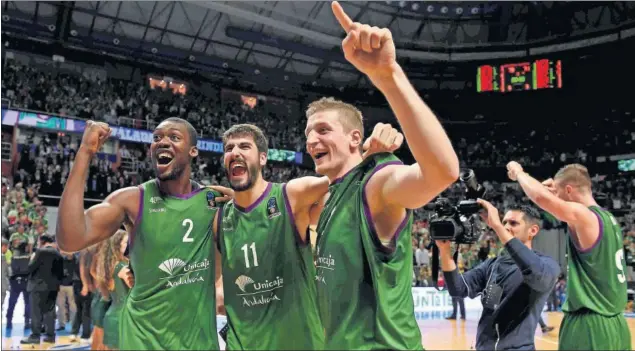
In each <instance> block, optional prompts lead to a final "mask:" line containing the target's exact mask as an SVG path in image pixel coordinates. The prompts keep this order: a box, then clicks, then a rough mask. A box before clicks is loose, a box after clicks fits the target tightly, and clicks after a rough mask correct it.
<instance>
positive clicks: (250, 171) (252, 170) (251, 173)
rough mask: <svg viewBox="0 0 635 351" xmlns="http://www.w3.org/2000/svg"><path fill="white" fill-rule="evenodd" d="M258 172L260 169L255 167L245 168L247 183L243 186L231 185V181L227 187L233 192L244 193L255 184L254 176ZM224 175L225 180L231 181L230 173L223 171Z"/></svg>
mask: <svg viewBox="0 0 635 351" xmlns="http://www.w3.org/2000/svg"><path fill="white" fill-rule="evenodd" d="M258 172H260V169H259V168H258V167H257V166H247V182H245V184H233V183H232V181H231V180H230V181H229V187H230V188H231V189H232V190H234V191H245V190H249V189H251V187H252V186H254V183H255V182H256V175H257V174H258ZM225 175H226V176H227V179H231V171H229V170H225Z"/></svg>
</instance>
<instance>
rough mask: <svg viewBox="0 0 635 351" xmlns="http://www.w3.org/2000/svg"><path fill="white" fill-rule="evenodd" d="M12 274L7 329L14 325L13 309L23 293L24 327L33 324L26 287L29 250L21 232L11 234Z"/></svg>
mask: <svg viewBox="0 0 635 351" xmlns="http://www.w3.org/2000/svg"><path fill="white" fill-rule="evenodd" d="M9 241H10V242H11V251H12V253H13V256H12V257H11V275H10V277H9V287H10V291H9V306H8V307H7V324H6V327H7V329H11V328H12V327H13V311H14V310H15V306H16V304H17V302H18V297H20V294H22V298H23V299H24V328H25V329H26V328H28V327H29V326H30V325H31V322H30V321H31V299H30V298H29V293H28V291H27V289H26V282H27V278H28V276H29V252H28V251H27V241H26V238H25V237H24V236H22V235H19V234H13V235H11V239H10V240H9Z"/></svg>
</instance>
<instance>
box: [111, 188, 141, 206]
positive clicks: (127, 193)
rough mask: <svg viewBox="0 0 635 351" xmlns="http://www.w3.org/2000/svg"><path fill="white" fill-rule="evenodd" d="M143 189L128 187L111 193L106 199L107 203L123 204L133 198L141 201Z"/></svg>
mask: <svg viewBox="0 0 635 351" xmlns="http://www.w3.org/2000/svg"><path fill="white" fill-rule="evenodd" d="M141 191H142V188H141V187H140V186H128V187H125V188H121V189H117V190H115V191H113V192H112V193H110V195H108V197H106V201H108V202H111V203H112V202H116V203H119V202H121V203H123V204H125V203H126V202H128V201H130V200H131V199H132V198H137V199H139V197H140V195H141Z"/></svg>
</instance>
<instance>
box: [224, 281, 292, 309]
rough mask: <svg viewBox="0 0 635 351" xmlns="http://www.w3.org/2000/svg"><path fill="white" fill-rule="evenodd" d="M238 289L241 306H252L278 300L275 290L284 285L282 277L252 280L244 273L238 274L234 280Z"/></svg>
mask: <svg viewBox="0 0 635 351" xmlns="http://www.w3.org/2000/svg"><path fill="white" fill-rule="evenodd" d="M235 283H236V285H237V286H238V289H240V291H242V293H241V294H236V295H237V296H241V297H242V299H243V306H247V307H252V306H257V305H267V304H269V303H270V302H272V301H280V298H279V297H278V295H276V290H278V289H280V288H282V287H283V286H284V279H282V278H280V277H276V279H274V280H271V281H270V280H267V279H265V280H264V281H258V282H257V281H254V280H253V279H251V278H250V277H248V276H246V275H241V276H239V277H238V278H237V279H236V281H235Z"/></svg>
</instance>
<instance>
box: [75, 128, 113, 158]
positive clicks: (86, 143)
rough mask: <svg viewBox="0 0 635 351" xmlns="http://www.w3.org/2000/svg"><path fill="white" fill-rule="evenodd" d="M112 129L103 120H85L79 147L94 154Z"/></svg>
mask: <svg viewBox="0 0 635 351" xmlns="http://www.w3.org/2000/svg"><path fill="white" fill-rule="evenodd" d="M110 133H112V130H111V129H110V127H109V126H108V124H106V123H103V122H95V121H87V122H86V128H85V129H84V136H83V137H82V145H81V148H82V149H84V150H86V151H88V152H90V154H91V155H94V154H96V153H97V152H98V151H99V149H101V147H102V146H103V145H104V143H105V142H106V140H108V137H110Z"/></svg>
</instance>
